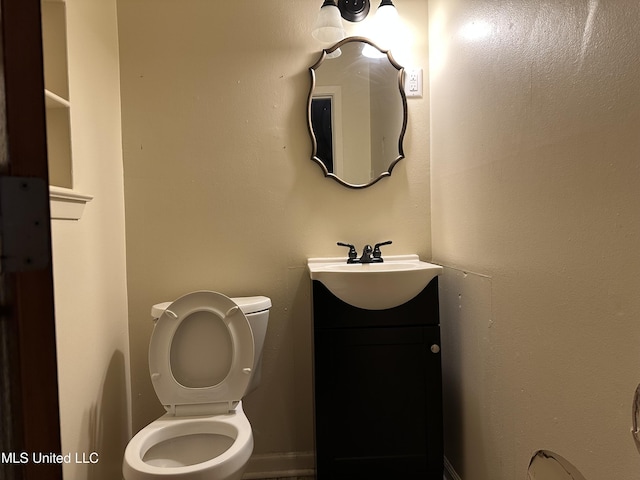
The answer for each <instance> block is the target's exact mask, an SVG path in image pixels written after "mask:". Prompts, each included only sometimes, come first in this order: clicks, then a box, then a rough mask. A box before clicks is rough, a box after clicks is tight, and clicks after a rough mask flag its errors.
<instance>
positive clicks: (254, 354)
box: [122, 291, 271, 480]
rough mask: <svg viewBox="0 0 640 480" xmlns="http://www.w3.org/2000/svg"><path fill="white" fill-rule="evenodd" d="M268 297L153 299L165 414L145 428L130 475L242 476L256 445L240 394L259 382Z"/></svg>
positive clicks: (193, 479)
mask: <svg viewBox="0 0 640 480" xmlns="http://www.w3.org/2000/svg"><path fill="white" fill-rule="evenodd" d="M270 307H271V300H270V299H269V298H267V297H238V298H228V297H226V296H224V295H222V294H219V293H216V292H207V291H201V292H194V293H190V294H187V295H185V296H183V297H181V298H179V299H178V300H176V301H175V302H167V303H162V304H158V305H154V306H153V308H152V316H153V317H154V318H155V320H154V321H155V325H154V330H153V334H152V336H151V342H150V345H149V370H150V373H151V379H152V383H153V386H154V389H155V391H156V394H157V396H158V399H159V400H160V401H161V403H162V404H163V405H164V407H165V410H167V413H166V414H165V415H163V416H162V417H160V418H158V419H157V420H155V421H153V422H151V423H150V424H149V425H147V426H146V427H144V428H143V429H142V430H140V431H139V432H138V433H137V434H136V435H135V436H134V437H133V438H132V439H131V441H130V442H129V444H128V445H127V448H126V450H125V455H124V460H123V467H122V470H123V475H124V478H125V480H149V479H162V478H166V479H169V478H170V479H175V480H178V479H180V480H214V479H215V480H239V479H240V478H241V477H242V473H243V471H244V468H245V466H246V464H247V461H248V460H249V457H250V456H251V453H252V451H253V434H252V431H251V424H250V423H249V420H248V419H247V417H246V416H245V414H244V411H243V409H242V402H241V399H242V398H243V396H244V395H246V394H247V393H248V392H249V391H251V390H253V389H254V388H255V387H256V386H257V384H258V383H259V380H260V366H261V360H262V346H263V343H264V337H265V334H266V327H267V322H268V317H269V308H270Z"/></svg>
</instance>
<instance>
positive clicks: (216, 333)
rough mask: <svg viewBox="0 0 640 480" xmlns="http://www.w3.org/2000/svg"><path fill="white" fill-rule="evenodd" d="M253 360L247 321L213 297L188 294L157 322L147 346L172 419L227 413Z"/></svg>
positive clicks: (153, 376) (240, 393)
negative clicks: (173, 416)
mask: <svg viewBox="0 0 640 480" xmlns="http://www.w3.org/2000/svg"><path fill="white" fill-rule="evenodd" d="M225 332H226V334H225ZM254 355H255V352H254V342H253V333H252V331H251V327H250V326H249V321H248V320H247V318H246V317H245V315H244V313H243V312H242V310H241V309H240V307H239V306H238V305H237V304H236V303H235V302H233V301H232V300H231V299H230V298H229V297H226V296H225V295H222V294H220V293H216V292H209V291H199V292H193V293H189V294H187V295H185V296H183V297H180V298H179V299H177V300H176V301H174V302H173V303H171V304H170V305H169V306H168V307H167V308H166V310H164V312H163V313H162V315H161V316H160V317H159V318H158V319H157V320H156V324H155V327H154V329H153V334H152V336H151V342H150V345H149V370H150V373H151V381H152V383H153V388H154V389H155V391H156V394H157V396H158V399H159V400H160V402H161V403H162V404H163V405H164V407H165V409H166V410H167V411H168V412H169V413H171V414H173V415H176V416H193V415H212V414H221V413H227V412H230V411H232V410H233V409H234V407H235V405H236V404H237V403H238V402H239V401H240V400H241V399H242V397H243V396H244V394H245V392H246V390H247V387H248V385H249V382H250V380H251V373H252V367H253V361H254Z"/></svg>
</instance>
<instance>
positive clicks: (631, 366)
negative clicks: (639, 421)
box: [429, 0, 640, 480]
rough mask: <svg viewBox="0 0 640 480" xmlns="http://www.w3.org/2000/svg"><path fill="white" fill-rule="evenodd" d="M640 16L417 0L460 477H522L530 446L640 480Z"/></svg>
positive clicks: (628, 9) (595, 7)
mask: <svg viewBox="0 0 640 480" xmlns="http://www.w3.org/2000/svg"><path fill="white" fill-rule="evenodd" d="M638 13H639V10H638V5H637V2H632V1H619V2H598V1H597V0H596V1H580V2H546V1H540V0H537V1H535V0H534V1H529V2H522V3H521V4H520V3H518V2H515V3H514V2H510V3H508V5H507V4H506V3H505V2H500V1H494V0H490V1H484V2H474V1H471V0H446V1H444V0H434V1H431V2H429V17H430V55H431V66H430V74H431V99H432V110H431V122H432V150H431V154H432V155H431V159H432V170H433V179H432V187H433V192H432V229H433V234H432V242H433V258H434V260H435V261H436V262H441V263H443V264H445V265H448V266H451V267H455V269H448V272H447V273H446V274H445V276H444V278H443V282H442V283H443V290H444V292H445V297H446V302H445V305H444V306H443V307H444V308H443V311H444V314H443V318H442V322H443V327H442V329H443V350H442V352H443V362H444V377H445V405H446V406H447V419H446V425H445V431H446V437H447V438H446V453H447V457H448V459H449V461H450V462H451V463H452V464H453V466H454V467H455V468H456V470H457V472H458V474H459V475H460V477H461V478H463V479H464V480H511V479H514V478H525V475H526V471H527V467H528V465H529V461H530V459H531V457H532V456H533V455H534V454H535V452H536V451H537V450H541V449H544V450H550V451H553V452H556V453H557V454H558V455H560V456H562V457H564V458H566V459H567V460H568V461H569V462H571V463H572V464H574V465H575V466H576V468H577V469H579V470H580V471H581V472H582V474H583V475H584V477H585V478H587V479H589V480H598V479H603V478H616V479H625V480H626V479H629V480H631V479H633V478H637V475H638V469H639V468H640V457H639V456H638V452H637V451H636V449H635V447H634V443H633V440H632V437H631V434H630V427H631V404H632V400H633V394H634V391H635V389H636V385H637V383H638V381H639V380H640V369H639V365H640V364H639V363H638V358H640V343H639V342H638V338H639V337H640V323H638V317H639V314H640V296H639V295H638V274H637V272H638V270H639V269H640V257H639V256H638V253H637V250H638V244H639V240H640V238H639V237H640V222H639V221H638V219H639V218H640V201H639V200H640V199H639V194H638V191H639V190H638V185H640V162H639V160H638V159H639V158H640V135H638V132H639V131H640V88H639V87H640V84H639V81H638V79H639V78H640V64H639V63H638V61H637V58H638V57H637V55H638V48H639V46H640V32H639V31H638V28H637V18H638ZM465 272H467V273H465ZM472 272H475V274H474V273H472ZM478 274H483V275H484V276H483V275H478ZM447 292H448V293H447ZM552 480H555V479H552Z"/></svg>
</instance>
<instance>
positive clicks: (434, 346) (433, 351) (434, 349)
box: [431, 343, 440, 353]
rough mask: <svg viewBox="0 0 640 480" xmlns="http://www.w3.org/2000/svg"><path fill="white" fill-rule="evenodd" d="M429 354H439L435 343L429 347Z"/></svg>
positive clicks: (438, 346)
mask: <svg viewBox="0 0 640 480" xmlns="http://www.w3.org/2000/svg"><path fill="white" fill-rule="evenodd" d="M431 352H432V353H440V345H438V344H436V343H434V344H433V345H431Z"/></svg>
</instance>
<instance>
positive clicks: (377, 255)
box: [373, 240, 393, 259]
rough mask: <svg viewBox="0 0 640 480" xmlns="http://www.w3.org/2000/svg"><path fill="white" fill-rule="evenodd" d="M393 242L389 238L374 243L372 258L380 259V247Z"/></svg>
mask: <svg viewBox="0 0 640 480" xmlns="http://www.w3.org/2000/svg"><path fill="white" fill-rule="evenodd" d="M392 243H393V242H392V241H391V240H387V241H386V242H380V243H376V244H375V246H374V247H373V258H379V259H382V252H381V251H380V247H382V246H383V245H391V244H392Z"/></svg>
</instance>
